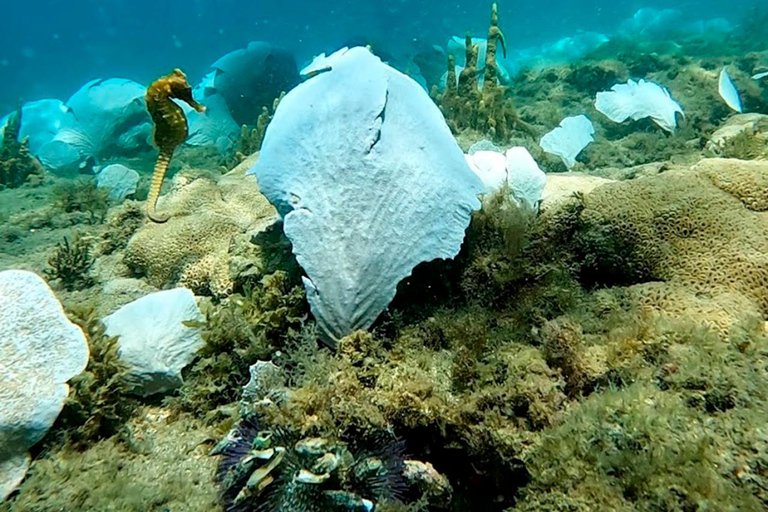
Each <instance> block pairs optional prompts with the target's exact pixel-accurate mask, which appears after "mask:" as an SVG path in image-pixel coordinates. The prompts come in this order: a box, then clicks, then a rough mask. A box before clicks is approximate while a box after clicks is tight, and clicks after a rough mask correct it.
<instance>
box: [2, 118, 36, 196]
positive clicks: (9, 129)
mask: <svg viewBox="0 0 768 512" xmlns="http://www.w3.org/2000/svg"><path fill="white" fill-rule="evenodd" d="M20 130H21V109H19V110H18V111H16V113H15V114H12V115H11V117H10V121H9V123H8V125H7V126H6V127H5V129H4V130H3V132H2V135H3V136H2V140H1V141H0V189H2V188H16V187H19V186H21V185H22V184H23V183H24V182H25V181H27V178H29V176H31V175H39V176H42V175H43V166H42V165H41V164H40V161H39V160H38V159H37V158H35V157H34V156H32V154H31V153H30V152H29V139H27V138H24V139H22V140H21V141H20V140H19V131H20Z"/></svg>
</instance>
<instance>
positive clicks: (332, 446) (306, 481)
mask: <svg viewBox="0 0 768 512" xmlns="http://www.w3.org/2000/svg"><path fill="white" fill-rule="evenodd" d="M211 454H212V455H219V456H221V459H220V462H219V469H218V475H217V480H218V481H219V485H220V486H221V489H222V499H223V501H224V506H225V509H226V510H227V511H228V512H371V511H372V510H374V508H375V507H376V505H377V504H378V503H381V502H386V501H394V500H397V499H398V498H400V497H401V495H402V494H403V493H404V491H405V488H406V484H405V479H404V476H403V473H404V471H405V459H404V457H403V445H402V443H399V442H398V441H397V440H395V439H383V440H378V441H376V442H374V447H373V448H372V449H364V448H356V447H353V446H349V445H348V444H347V443H344V442H341V441H336V440H333V439H328V438H323V437H302V436H300V435H299V433H298V432H294V431H292V430H289V429H285V428H275V429H269V427H268V426H267V425H263V424H262V423H261V422H260V421H259V420H258V418H257V417H256V416H253V415H252V416H248V417H246V418H244V419H243V420H241V421H240V422H239V423H238V425H237V426H236V427H235V428H234V429H233V430H232V431H231V432H230V433H229V434H228V435H227V437H226V438H225V439H224V440H223V441H222V442H220V443H219V444H218V445H217V446H216V448H215V449H214V450H213V452H212V453H211Z"/></svg>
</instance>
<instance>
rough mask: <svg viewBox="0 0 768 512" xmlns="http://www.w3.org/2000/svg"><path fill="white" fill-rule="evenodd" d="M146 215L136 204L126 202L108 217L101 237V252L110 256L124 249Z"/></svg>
mask: <svg viewBox="0 0 768 512" xmlns="http://www.w3.org/2000/svg"><path fill="white" fill-rule="evenodd" d="M145 219H146V214H145V213H144V210H143V208H142V207H141V205H140V204H139V203H138V202H135V201H126V202H125V203H123V205H122V206H121V207H120V209H119V210H118V211H117V212H116V213H115V214H114V215H110V219H109V221H108V222H107V231H106V232H105V233H104V234H103V235H102V242H101V252H102V253H103V254H111V253H113V252H115V251H117V250H120V249H123V248H125V246H126V245H127V244H128V240H130V239H131V237H132V236H133V234H134V233H135V232H136V231H138V229H139V228H140V227H141V226H142V225H143V224H144V222H145Z"/></svg>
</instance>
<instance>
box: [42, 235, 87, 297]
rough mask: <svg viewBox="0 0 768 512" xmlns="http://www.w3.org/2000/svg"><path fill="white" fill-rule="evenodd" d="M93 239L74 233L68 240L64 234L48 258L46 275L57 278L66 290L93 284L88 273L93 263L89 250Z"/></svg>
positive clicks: (78, 288)
mask: <svg viewBox="0 0 768 512" xmlns="http://www.w3.org/2000/svg"><path fill="white" fill-rule="evenodd" d="M92 248H93V241H92V240H91V239H90V238H89V237H87V236H83V235H79V234H78V235H75V236H74V237H72V241H71V242H70V240H69V238H67V237H66V236H65V237H64V240H63V241H61V242H59V243H58V244H57V245H56V248H55V249H54V251H53V254H51V257H50V258H48V268H46V270H45V274H46V276H48V277H49V278H50V279H56V280H58V282H59V284H60V285H61V286H62V287H64V288H65V289H66V290H69V291H72V290H81V289H83V288H88V287H89V286H91V285H92V284H93V280H92V279H91V277H90V276H89V275H88V272H89V270H90V269H91V266H92V265H93V261H94V259H93V256H92V255H91V250H92Z"/></svg>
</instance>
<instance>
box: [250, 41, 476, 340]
mask: <svg viewBox="0 0 768 512" xmlns="http://www.w3.org/2000/svg"><path fill="white" fill-rule="evenodd" d="M329 61H330V62H329V67H328V69H327V70H326V71H325V72H324V73H321V74H319V75H316V76H314V77H312V78H309V79H308V80H307V81H306V82H305V83H304V84H302V86H301V87H298V88H296V89H294V90H293V91H291V92H290V93H289V94H288V95H286V97H285V99H284V100H283V101H282V102H281V103H280V107H279V108H278V109H277V112H276V113H275V118H274V120H273V121H272V124H271V125H270V129H269V131H268V133H267V136H266V139H265V141H264V147H263V149H262V151H261V153H260V155H259V159H258V161H257V162H256V163H255V164H254V166H253V168H252V169H251V170H250V171H249V173H251V174H254V175H255V176H256V177H257V178H258V182H259V186H260V187H261V189H262V191H263V192H264V195H265V196H266V197H267V198H268V199H269V200H270V202H271V203H272V204H273V205H275V208H276V209H277V211H278V212H279V213H280V215H281V216H282V217H283V231H284V232H285V234H286V236H287V237H288V239H290V241H291V243H292V244H293V253H294V254H295V255H296V259H297V261H298V262H299V263H300V264H301V267H302V269H303V270H304V271H305V272H306V277H305V278H304V279H303V282H304V286H305V288H306V290H307V300H308V301H309V304H310V307H311V309H312V314H313V315H314V317H315V319H316V320H317V326H318V328H319V329H320V332H321V333H322V335H323V336H324V337H325V338H326V339H327V341H328V343H331V344H333V343H335V341H337V340H338V339H339V338H341V337H343V336H345V335H347V334H349V333H351V332H353V331H355V330H357V329H367V328H368V327H370V326H371V324H373V322H374V321H375V320H376V318H377V317H378V316H379V315H380V314H381V312H382V311H384V310H385V309H386V307H387V305H388V304H389V303H390V302H391V300H392V298H393V297H394V295H395V292H396V288H397V284H398V283H399V282H400V281H401V280H402V279H404V278H405V277H407V276H408V275H410V274H411V272H412V270H413V268H414V267H415V266H416V265H418V264H420V263H422V262H425V261H431V260H433V259H436V258H443V259H451V258H453V257H454V256H456V254H457V253H458V252H459V249H460V247H461V242H462V240H463V238H464V231H465V229H466V227H467V225H468V224H469V219H470V216H471V212H472V211H474V210H477V209H478V208H479V207H480V202H479V201H478V199H477V195H478V194H480V193H482V191H483V184H482V182H481V181H480V179H479V178H478V177H477V176H476V175H475V174H474V173H473V172H472V171H471V170H470V169H469V167H468V166H467V163H466V161H465V159H464V155H463V154H462V152H461V149H460V148H459V146H458V144H457V143H456V141H455V139H454V138H453V137H452V136H451V132H450V130H449V129H448V127H447V126H446V124H445V121H444V119H443V117H442V116H441V115H440V111H439V110H438V108H437V107H436V106H435V105H434V104H433V103H432V101H431V100H430V99H429V96H427V94H426V93H425V91H424V90H423V89H422V88H421V87H420V86H419V85H418V84H417V83H416V82H415V81H413V80H412V79H410V78H408V77H407V76H405V75H403V74H402V73H400V72H398V71H396V70H395V69H393V68H391V67H389V66H388V65H386V64H384V63H383V62H382V61H381V60H380V59H379V58H378V57H376V56H374V55H373V54H371V52H370V51H369V50H368V49H366V48H362V47H356V48H352V49H350V50H348V51H340V52H339V53H337V54H334V55H333V56H331V57H329ZM350 91H352V92H350ZM340 133H341V134H343V136H342V137H339V136H338V134H340ZM400 191H409V192H408V193H401V192H400Z"/></svg>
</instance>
